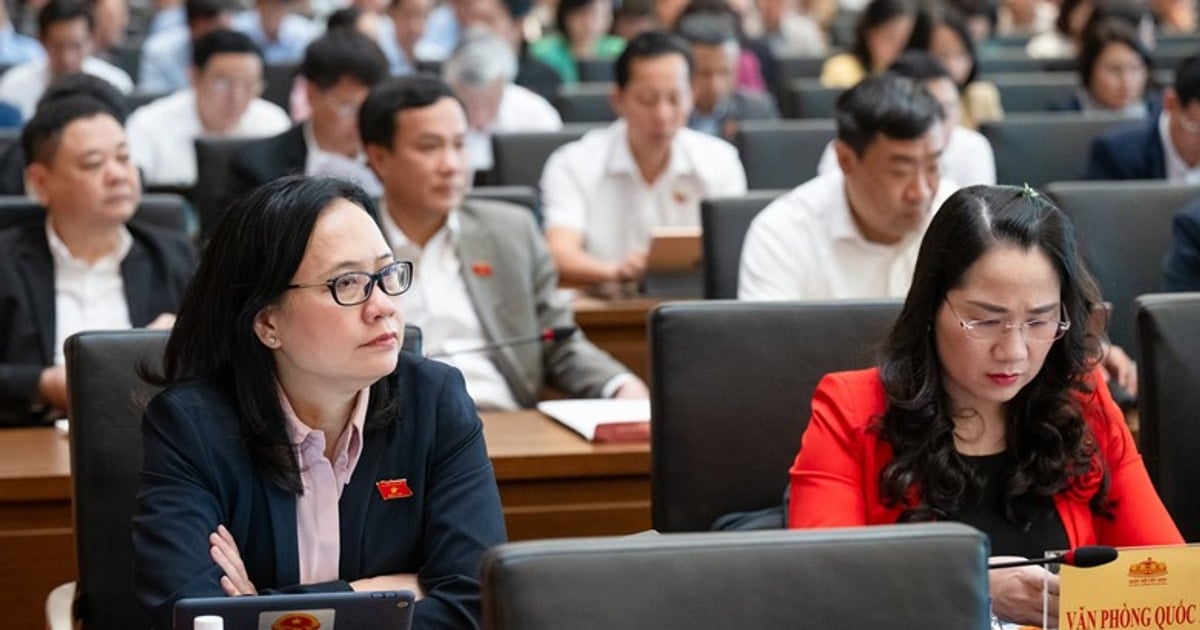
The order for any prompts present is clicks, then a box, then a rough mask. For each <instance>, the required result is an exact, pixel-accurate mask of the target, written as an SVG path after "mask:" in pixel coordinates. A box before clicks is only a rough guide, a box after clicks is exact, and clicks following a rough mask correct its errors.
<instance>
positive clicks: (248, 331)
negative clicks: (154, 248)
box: [147, 175, 396, 494]
mask: <svg viewBox="0 0 1200 630" xmlns="http://www.w3.org/2000/svg"><path fill="white" fill-rule="evenodd" d="M338 199H345V200H347V201H349V202H350V203H353V204H354V205H356V206H359V207H360V208H362V209H363V211H364V212H367V213H369V214H370V213H373V212H374V211H375V209H374V203H373V202H372V201H371V199H370V197H368V196H367V194H366V193H365V192H363V190H362V189H361V188H359V187H358V186H356V185H354V184H352V183H349V182H346V181H344V180H340V179H334V178H309V177H305V176H303V175H293V176H288V177H282V178H280V179H277V180H275V181H273V182H270V183H268V184H265V185H263V186H260V187H259V188H257V189H255V190H253V191H252V192H250V194H248V195H246V196H245V197H242V198H241V199H240V200H238V201H237V202H235V203H234V204H233V205H232V206H230V207H229V209H228V210H227V211H226V212H225V216H224V218H223V219H222V221H221V222H220V223H219V224H218V225H217V228H216V231H215V232H214V233H213V237H212V240H210V241H209V242H208V246H207V247H206V248H205V250H204V253H203V255H202V256H201V258H200V264H199V266H198V267H197V269H196V275H195V277H194V278H193V279H192V282H191V284H190V285H189V286H188V289H187V292H186V293H185V294H184V297H183V303H182V305H181V306H180V308H179V313H178V316H177V317H176V320H175V327H174V329H173V330H172V331H171V337H170V339H169V340H168V341H167V348H166V354H165V355H164V358H163V372H162V374H161V375H153V376H151V375H148V378H147V380H150V381H151V382H154V383H156V384H158V385H164V386H168V385H173V384H178V383H185V382H190V381H209V382H216V383H219V384H221V385H224V386H225V387H228V388H229V389H230V390H231V391H232V392H233V394H234V398H235V404H236V406H237V411H238V420H239V424H240V427H241V433H242V438H243V439H244V440H245V441H246V444H247V446H248V448H249V450H250V454H251V457H252V458H253V459H254V462H255V465H256V466H258V468H259V470H261V471H262V473H263V474H264V475H265V476H266V477H267V478H268V479H270V480H271V482H273V483H275V484H276V485H278V486H280V487H282V488H284V489H286V490H289V491H291V492H294V493H296V494H300V493H301V492H302V491H303V488H302V486H301V484H300V473H299V467H298V463H297V461H296V455H295V452H294V451H293V450H292V447H291V444H290V443H289V440H288V434H287V426H286V421H285V419H284V416H283V410H282V408H281V407H280V404H279V395H278V393H277V391H278V390H277V389H276V368H275V359H274V357H273V355H272V354H271V351H270V350H269V349H268V348H267V347H266V346H264V345H263V344H262V343H261V341H260V340H259V338H258V336H257V335H256V334H255V332H254V319H255V316H257V315H258V313H259V312H261V311H262V310H263V309H264V308H267V307H269V306H272V305H275V304H277V303H278V302H279V300H280V298H281V297H282V295H283V293H284V290H285V288H286V287H287V285H288V284H289V283H291V282H292V276H293V274H295V272H296V269H297V268H298V267H299V266H300V261H301V260H302V259H303V258H304V252H305V250H306V249H307V248H308V241H309V238H310V237H311V235H312V232H313V229H314V227H315V226H316V223H317V218H318V216H319V215H320V214H321V211H322V210H324V209H325V208H327V207H329V205H330V204H331V203H333V202H334V201H336V200H338ZM395 404H396V401H395V400H394V396H393V395H392V392H391V385H390V384H389V380H388V379H387V378H382V379H380V380H379V381H377V382H376V383H375V384H374V385H372V386H371V396H370V403H369V406H368V409H367V419H366V423H365V425H364V430H365V431H372V430H374V429H376V428H379V427H382V426H386V425H387V424H388V423H390V422H392V420H393V418H394V417H395Z"/></svg>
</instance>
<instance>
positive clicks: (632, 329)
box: [573, 297, 662, 383]
mask: <svg viewBox="0 0 1200 630" xmlns="http://www.w3.org/2000/svg"><path fill="white" fill-rule="evenodd" d="M661 303H662V300H659V299H654V298H632V299H622V300H601V299H597V298H593V297H579V298H576V299H575V301H574V302H573V306H574V307H575V323H577V324H579V327H580V328H581V329H582V330H583V332H584V334H586V335H587V336H588V339H590V340H591V341H592V343H594V344H596V345H597V346H599V347H600V348H602V349H604V351H605V352H607V353H609V354H611V355H613V357H614V358H616V360H618V361H620V362H621V363H623V364H624V365H625V367H627V368H629V369H630V370H632V371H633V373H634V374H637V375H638V376H639V377H641V379H642V380H643V381H645V382H646V383H649V382H650V347H649V343H648V341H647V338H648V335H647V334H646V330H647V325H646V316H647V315H648V314H649V313H650V311H651V309H653V308H654V307H655V306H658V305H659V304H661Z"/></svg>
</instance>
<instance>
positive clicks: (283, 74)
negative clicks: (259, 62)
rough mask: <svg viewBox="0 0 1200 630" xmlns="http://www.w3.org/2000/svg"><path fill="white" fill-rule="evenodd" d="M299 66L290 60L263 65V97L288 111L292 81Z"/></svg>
mask: <svg viewBox="0 0 1200 630" xmlns="http://www.w3.org/2000/svg"><path fill="white" fill-rule="evenodd" d="M299 66H300V64H298V63H291V62H289V63H268V64H266V65H265V66H263V79H265V80H266V83H267V85H266V87H265V88H264V89H263V93H262V97H263V99H264V100H266V101H269V102H271V103H275V104H276V105H278V106H280V107H282V108H283V111H285V112H290V111H291V110H292V107H291V102H290V101H291V94H292V81H294V80H295V79H296V70H297V68H299Z"/></svg>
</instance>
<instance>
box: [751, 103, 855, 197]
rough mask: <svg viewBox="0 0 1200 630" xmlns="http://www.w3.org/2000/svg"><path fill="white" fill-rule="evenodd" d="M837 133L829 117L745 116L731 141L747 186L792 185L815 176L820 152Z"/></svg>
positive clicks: (784, 186) (763, 188) (780, 186)
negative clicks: (752, 118)
mask: <svg viewBox="0 0 1200 630" xmlns="http://www.w3.org/2000/svg"><path fill="white" fill-rule="evenodd" d="M836 135H837V128H836V127H835V126H834V123H833V120H831V119H825V118H820V119H813V120H747V121H745V122H743V123H741V125H740V127H739V128H738V132H737V135H736V136H734V139H733V144H734V145H735V146H736V147H737V148H738V155H739V157H741V159H742V166H744V167H745V168H746V184H747V186H748V187H749V188H750V190H765V189H770V188H795V187H796V186H799V185H800V184H803V183H804V182H806V181H808V180H810V179H812V178H814V177H816V176H817V164H819V163H820V162H821V155H822V154H823V153H824V152H825V147H826V146H827V145H828V144H829V142H830V141H831V140H833V139H834V137H835V136H836Z"/></svg>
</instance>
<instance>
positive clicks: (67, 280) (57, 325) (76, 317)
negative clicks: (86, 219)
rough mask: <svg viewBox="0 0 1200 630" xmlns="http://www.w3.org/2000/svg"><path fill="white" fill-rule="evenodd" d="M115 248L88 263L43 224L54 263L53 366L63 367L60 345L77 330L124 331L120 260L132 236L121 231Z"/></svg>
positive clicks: (126, 325)
mask: <svg viewBox="0 0 1200 630" xmlns="http://www.w3.org/2000/svg"><path fill="white" fill-rule="evenodd" d="M118 238H119V240H118V241H117V247H116V249H114V250H113V251H112V252H111V253H109V254H107V255H105V256H103V257H101V258H100V259H98V260H96V262H93V263H89V262H87V261H86V260H80V259H78V258H76V257H75V256H73V255H72V254H71V250H69V249H67V244H66V243H64V242H63V241H62V239H61V238H59V237H58V233H56V232H55V231H54V228H53V227H52V226H51V225H50V221H49V220H48V219H47V221H46V241H47V242H48V243H49V245H50V258H51V259H52V260H53V261H54V364H55V365H63V364H64V363H65V362H66V358H65V356H64V354H63V342H64V341H66V340H67V337H70V336H71V335H74V334H75V333H77V332H79V331H81V330H126V329H129V328H132V327H133V324H132V323H131V322H130V320H129V303H128V302H126V301H125V281H124V280H123V279H122V278H121V261H122V260H125V256H127V255H128V254H129V249H130V248H131V247H132V246H133V237H132V236H131V235H130V234H129V231H128V230H126V229H125V228H121V231H120V233H119V237H118Z"/></svg>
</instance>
